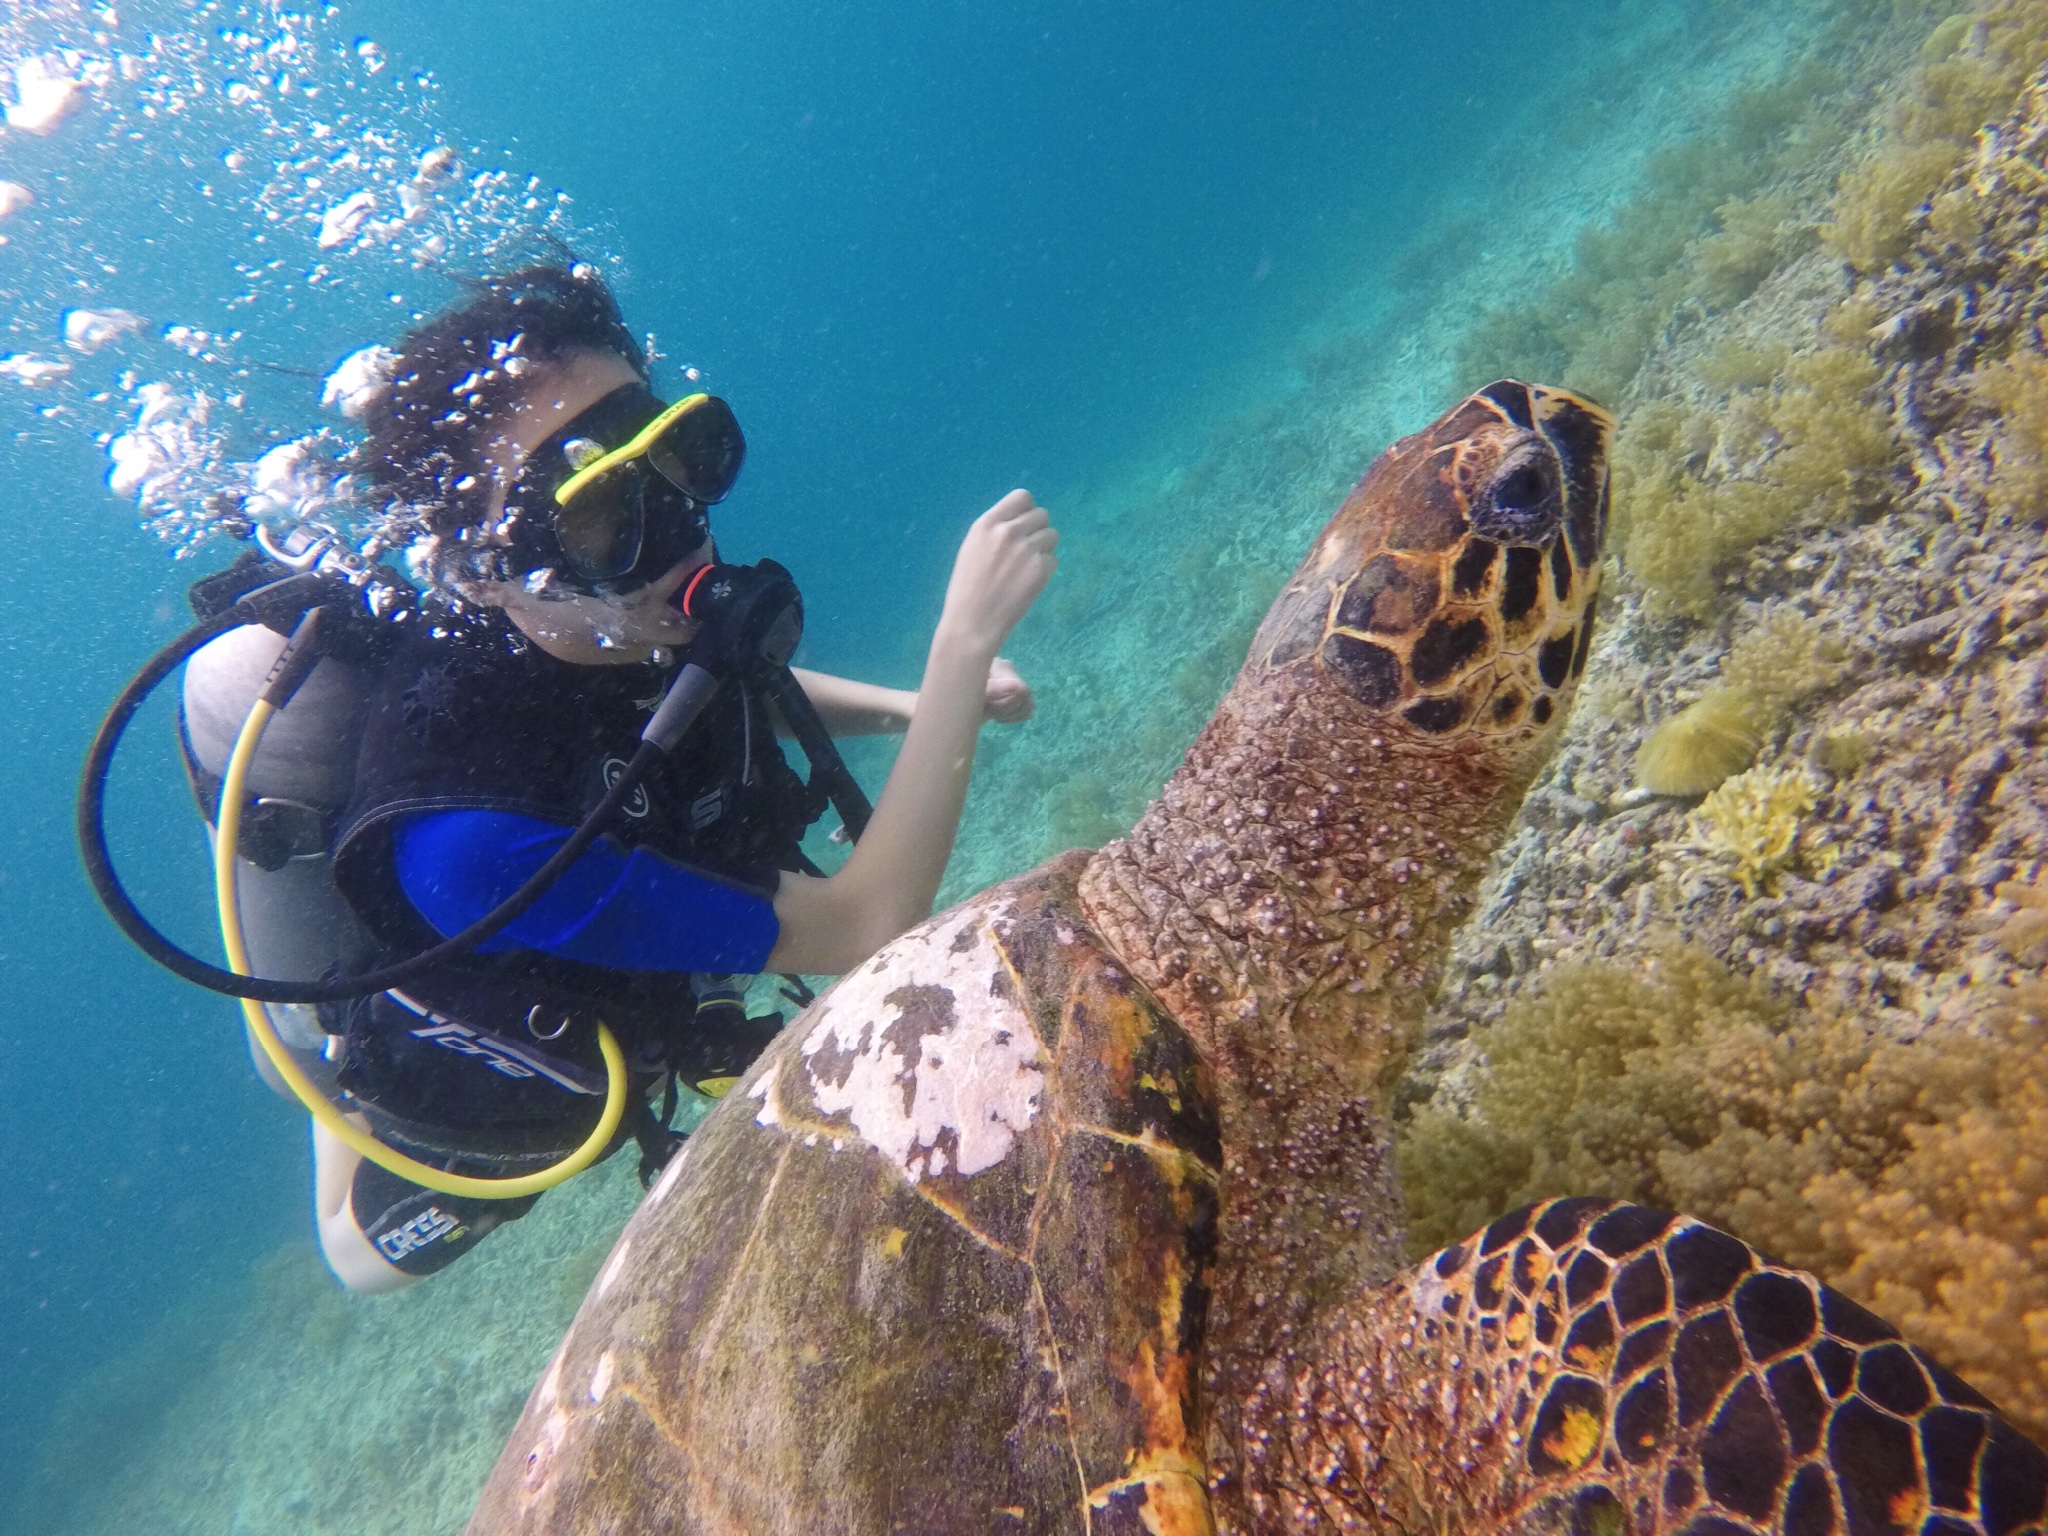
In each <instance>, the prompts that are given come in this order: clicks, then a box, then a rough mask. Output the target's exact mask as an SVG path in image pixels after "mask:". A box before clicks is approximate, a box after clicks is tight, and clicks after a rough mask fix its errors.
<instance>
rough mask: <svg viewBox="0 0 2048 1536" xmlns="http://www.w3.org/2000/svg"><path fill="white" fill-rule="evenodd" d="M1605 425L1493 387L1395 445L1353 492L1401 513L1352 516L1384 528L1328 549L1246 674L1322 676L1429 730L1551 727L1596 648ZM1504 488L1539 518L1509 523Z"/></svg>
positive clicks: (1568, 403) (1281, 610)
mask: <svg viewBox="0 0 2048 1536" xmlns="http://www.w3.org/2000/svg"><path fill="white" fill-rule="evenodd" d="M1612 430H1613V421H1612V419H1611V418H1610V417H1609V416H1608V415H1607V413H1606V412H1604V411H1602V410H1600V409H1599V407H1597V406H1594V405H1592V404H1590V403H1589V402H1587V401H1585V400H1583V399H1581V398H1579V397H1578V396H1576V395H1573V394H1571V393H1570V392H1568V391H1566V390H1560V389H1547V388H1542V387H1539V386H1532V385H1527V384H1522V383H1518V382H1516V381H1514V380H1509V379H1504V380H1502V381H1501V382H1499V383H1497V384H1493V385H1490V386H1488V388H1486V389H1484V390H1482V391H1480V392H1479V393H1478V394H1476V395H1473V396H1472V397H1471V398H1470V399H1468V400H1467V401H1466V402H1465V403H1464V404H1463V405H1462V406H1460V407H1459V408H1458V409H1457V410H1455V411H1452V412H1451V413H1450V414H1449V415H1447V416H1446V417H1445V418H1444V419H1443V420H1442V421H1440V422H1438V423H1437V424H1436V425H1435V426H1433V427H1431V428H1430V429H1429V430H1428V431H1426V432H1422V433H1418V434H1417V435H1416V436H1414V437H1411V438H1407V439H1404V440H1403V441H1402V442H1400V443H1397V444H1396V445H1395V446H1394V447H1393V448H1391V449H1389V450H1388V452H1387V454H1386V455H1385V456H1384V457H1383V458H1382V459H1381V460H1380V461H1379V462H1378V463H1376V464H1375V465H1374V467H1373V469H1372V470H1371V472H1369V473H1368V475H1367V476H1366V478H1365V479H1364V480H1362V481H1361V482H1360V484H1359V486H1358V488H1357V489H1356V490H1355V491H1353V492H1352V499H1353V501H1354V502H1356V501H1359V500H1361V499H1363V500H1365V501H1367V502H1371V503H1377V504H1382V505H1384V506H1386V507H1387V508H1389V509H1398V511H1392V510H1390V511H1389V513H1388V515H1386V516H1383V517H1379V518H1366V519H1356V518H1354V519H1351V520H1350V521H1352V522H1354V523H1356V522H1363V523H1365V524H1366V525H1367V526H1372V527H1375V528H1377V529H1378V530H1379V542H1378V546H1377V547H1376V548H1373V549H1354V548H1351V547H1349V545H1348V543H1346V542H1345V541H1343V540H1333V541H1330V542H1328V543H1326V544H1325V546H1324V547H1323V548H1322V549H1321V550H1320V551H1319V554H1320V556H1321V558H1319V559H1318V558H1314V557H1312V558H1311V559H1310V561H1309V562H1308V563H1307V564H1306V565H1304V567H1303V568H1302V570H1301V571H1300V572H1298V573H1297V574H1296V576H1295V578H1294V580H1293V581H1292V582H1290V583H1289V584H1288V587H1287V589H1286V590H1285V591H1284V592H1283V593H1282V594H1281V597H1280V600H1279V602H1278V603H1276V604H1275V606H1274V609H1273V612H1272V614H1271V615H1269V616H1268V618H1267V620H1266V622H1265V624H1264V625H1263V626H1262V627H1261V629H1260V632H1259V637H1258V639H1257V640H1256V641H1254V642H1253V646H1252V663H1253V664H1254V665H1263V666H1267V667H1285V666H1319V667H1321V668H1322V669H1323V670H1324V671H1325V672H1327V673H1328V674H1330V675H1331V676H1333V677H1336V678H1338V679H1339V680H1341V682H1342V683H1343V685H1344V686H1345V687H1346V688H1347V689H1348V690H1349V691H1350V692H1352V693H1353V694H1354V695H1355V696H1357V697H1358V698H1359V699H1360V700H1361V701H1362V702H1364V703H1365V704H1366V705H1367V706H1368V707H1370V708H1373V709H1383V710H1388V711H1396V710H1398V711H1399V712H1400V714H1401V715H1402V717H1403V718H1404V719H1405V720H1406V721H1407V722H1408V724H1410V725H1412V726H1414V727H1416V728H1417V729H1419V730H1422V731H1425V732H1428V733H1430V734H1432V735H1439V736H1455V735H1461V734H1465V733H1468V732H1470V733H1477V734H1482V735H1502V734H1506V733H1509V732H1513V731H1518V730H1521V729H1523V728H1525V727H1527V726H1530V725H1534V726H1536V727H1539V728H1540V727H1543V726H1546V725H1548V724H1550V723H1551V722H1552V721H1553V720H1560V721H1561V720H1562V719H1563V714H1564V708H1565V705H1566V704H1567V702H1568V700H1569V690H1570V688H1571V686H1572V684H1573V683H1575V682H1576V680H1577V679H1578V676H1579V674H1580V673H1581V672H1582V671H1583V670H1584V668H1585V664H1586V653H1587V650H1588V649H1589V647H1590V645H1591V641H1592V633H1593V614H1594V607H1595V600H1596V598H1597V597H1598V594H1599V588H1600V563H1599V562H1600V546H1601V538H1602V536H1603V534H1604V532H1605V528H1606V522H1607V476H1606V461H1607V440H1608V437H1609V435H1610V434H1611V432H1612ZM1518 471H1519V477H1520V478H1519V481H1517V479H1516V474H1517V472H1518ZM1503 483H1519V484H1521V485H1524V486H1526V487H1527V489H1528V491H1529V492H1532V493H1539V494H1540V503H1539V504H1540V505H1541V506H1542V507H1543V508H1544V509H1546V515H1545V516H1543V517H1541V518H1535V519H1528V520H1517V519H1515V518H1511V517H1508V516H1506V515H1505V514H1504V513H1503V511H1502V509H1501V508H1500V507H1499V505H1498V504H1497V503H1496V501H1495V498H1496V496H1497V495H1498V494H1499V489H1498V488H1499V487H1500V486H1501V485H1502V484H1503ZM1345 521H1346V517H1345V514H1344V513H1343V512H1340V513H1339V514H1338V522H1339V523H1340V524H1341V523H1344V522H1345ZM1488 534H1492V535H1493V536H1492V537H1488V536H1487V535H1488Z"/></svg>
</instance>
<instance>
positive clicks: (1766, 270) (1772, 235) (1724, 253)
mask: <svg viewBox="0 0 2048 1536" xmlns="http://www.w3.org/2000/svg"><path fill="white" fill-rule="evenodd" d="M1798 211H1799V206H1798V204H1797V203H1796V202H1795V201H1794V200H1793V199H1792V197H1791V195H1790V194H1789V193H1784V192H1765V193H1761V194H1759V195H1758V196H1756V197H1753V198H1732V199H1730V200H1729V201H1728V202H1725V203H1723V204H1722V205H1721V206H1720V207H1719V208H1717V209H1716V210H1715V211H1714V220H1715V223H1716V225H1717V226H1718V227H1717V228H1716V229H1715V231H1714V233H1713V234H1711V235H1706V236H1703V237H1701V239H1700V240H1699V241H1698V242H1697V244H1696V245H1695V246H1694V248H1693V252H1692V264H1693V270H1694V271H1695V272H1696V273H1697V274H1698V281H1697V285H1696V286H1697V288H1698V291H1699V294H1700V296H1701V297H1702V298H1704V299H1705V300H1706V301H1707V302H1708V303H1709V304H1711V305H1713V306H1715V307H1716V308H1726V307H1727V306H1729V305H1733V304H1739V303H1741V302H1742V301H1743V300H1744V299H1746V298H1748V297H1749V296H1750V295H1751V294H1752V293H1754V292H1756V290H1757V286H1758V285H1759V284H1760V283H1762V282H1763V280H1764V279H1765V278H1767V277H1769V276H1770V275H1771V274H1772V273H1773V272H1775V271H1776V270H1777V269H1778V268H1779V267H1780V266H1782V265H1784V263H1785V262H1787V261H1789V260H1790V259H1791V258H1792V257H1794V256H1797V255H1798V254H1799V253H1800V252H1801V251H1803V250H1805V249H1806V248H1807V247H1808V246H1810V245H1812V244H1813V241H1814V239H1815V231H1814V228H1813V225H1812V224H1811V223H1810V222H1808V221H1804V220H1801V219H1800V218H1799V217H1798Z"/></svg>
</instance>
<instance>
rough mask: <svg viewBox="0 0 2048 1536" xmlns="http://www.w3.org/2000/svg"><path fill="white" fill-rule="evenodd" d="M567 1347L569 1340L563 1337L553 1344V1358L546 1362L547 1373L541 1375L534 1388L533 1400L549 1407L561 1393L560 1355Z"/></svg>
mask: <svg viewBox="0 0 2048 1536" xmlns="http://www.w3.org/2000/svg"><path fill="white" fill-rule="evenodd" d="M568 1347H569V1341H568V1340H567V1339H564V1340H563V1341H562V1342H561V1343H560V1344H558V1345H556V1346H555V1358H554V1359H552V1360H550V1361H549V1362H548V1373H547V1374H546V1375H545V1376H543V1377H541V1379H540V1385H539V1386H538V1387H537V1388H535V1389H534V1394H533V1397H534V1401H535V1402H544V1403H546V1404H548V1405H549V1406H550V1407H552V1406H553V1405H554V1402H555V1399H556V1398H557V1397H558V1396H559V1395H560V1393H561V1387H562V1355H563V1352H564V1351H566V1350H567V1349H568Z"/></svg>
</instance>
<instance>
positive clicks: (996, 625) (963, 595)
mask: <svg viewBox="0 0 2048 1536" xmlns="http://www.w3.org/2000/svg"><path fill="white" fill-rule="evenodd" d="M1059 541H1060V536H1059V534H1058V533H1056V532H1055V531H1054V530H1053V526H1052V519H1051V518H1050V517H1048V516H1047V515H1046V511H1045V508H1043V507H1041V506H1039V505H1038V504H1037V503H1036V502H1034V501H1033V500H1032V499H1031V493H1030V492H1029V491H1012V492H1010V494H1009V495H1007V496H1005V497H1004V498H1003V499H1002V500H1001V501H999V502H997V503H996V504H995V505H994V506H992V507H990V508H989V509H988V510H987V511H986V512H984V513H982V514H981V516H980V517H977V518H976V519H975V520H974V524H973V526H972V527H970V528H969V529H968V530H967V537H966V538H964V539H962V540H961V541H960V553H959V554H958V555H957V556H956V557H955V558H954V561H953V579H952V580H951V581H950V582H949V583H948V584H947V586H946V606H945V608H944V610H943V611H942V612H941V613H940V615H939V628H938V633H937V635H935V636H934V645H935V646H943V647H945V648H947V649H951V648H952V647H953V646H959V647H961V648H962V649H963V650H965V651H967V652H969V653H978V654H980V655H983V656H986V657H987V658H988V659H989V661H990V662H991V663H993V661H994V659H995V654H996V652H997V651H998V650H999V649H1001V647H1002V643H1003V642H1004V641H1005V640H1007V639H1008V638H1009V636H1010V631H1011V630H1013V629H1015V628H1016V627H1017V621H1018V620H1019V619H1021V618H1023V617H1024V615H1025V613H1026V611H1027V610H1029V608H1030V607H1031V605H1032V603H1033V602H1034V601H1036V600H1037V597H1038V594H1039V593H1041V592H1043V591H1044V590H1045V584H1046V583H1047V582H1048V581H1050V580H1051V579H1052V573H1053V571H1054V570H1055V569H1056V568H1057V567H1058V565H1059V561H1058V560H1057V559H1056V558H1055V557H1054V555H1053V550H1054V548H1055V547H1056V546H1057V545H1058V544H1059Z"/></svg>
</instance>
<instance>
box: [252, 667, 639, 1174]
mask: <svg viewBox="0 0 2048 1536" xmlns="http://www.w3.org/2000/svg"><path fill="white" fill-rule="evenodd" d="M276 713H277V710H276V708H275V706H273V705H272V704H271V703H270V701H269V700H268V699H260V698H259V699H258V700H257V701H256V707H255V708H253V709H251V710H250V711H249V718H248V719H246V720H245V721H243V722H242V730H241V734H240V735H238V736H237V737H236V738H235V750H234V755H233V756H231V757H230V758H229V759H228V771H227V776H226V777H225V778H224V779H223V780H222V781H221V786H220V825H219V827H218V829H217V830H216V834H215V838H214V845H213V879H214V892H215V895H216V896H217V897H218V899H219V902H220V936H221V942H222V944H223V945H224V947H225V948H226V950H227V955H228V968H229V969H230V970H232V971H234V972H235V974H236V975H238V976H249V975H253V974H254V973H253V972H252V971H251V970H250V968H249V951H248V947H247V945H245V944H244V943H243V940H242V915H241V911H240V908H239V907H238V906H237V905H236V890H235V849H236V848H237V846H238V845H239V843H240V840H241V831H242V798H243V794H244V786H245V785H246V784H247V782H248V778H249V764H250V762H251V761H252V760H254V758H255V756H256V744H257V743H258V742H259V741H261V740H262V739H263V730H264V727H265V726H267V725H269V724H270V720H271V717H272V716H273V715H275V714H276ZM242 1017H243V1018H244V1019H246V1020H247V1021H248V1024H249V1031H250V1033H251V1034H253V1035H254V1036H255V1037H256V1043H257V1044H259V1045H260V1046H262V1047H263V1054H264V1055H266V1056H268V1057H269V1058H270V1064H271V1065H272V1066H273V1067H275V1068H277V1074H278V1076H279V1077H282V1078H283V1079H284V1080H285V1083H286V1085H287V1086H288V1087H290V1089H291V1091H292V1092H293V1093H294V1094H295V1095H296V1096H297V1097H298V1100H299V1102H300V1103H301V1104H303V1105H305V1106H306V1112H307V1113H308V1114H310V1115H311V1116H312V1117H313V1119H314V1121H315V1122H317V1123H318V1124H319V1125H320V1126H321V1127H322V1128H324V1129H325V1130H326V1131H327V1132H328V1134H330V1135H332V1136H333V1137H334V1138H335V1139H336V1140H337V1141H340V1142H341V1143H342V1144H343V1145H345V1146H348V1147H350V1148H353V1149H354V1150H355V1151H357V1152H359V1153H361V1154H362V1155H363V1156H364V1157H366V1158H368V1159H369V1160H370V1161H371V1162H373V1163H375V1164H376V1165H377V1166H378V1167H380V1168H383V1169H385V1170H387V1171H389V1172H391V1173H395V1174H397V1175H398V1176H399V1177H400V1178H401V1179H410V1180H411V1181H412V1182H413V1183H415V1184H418V1185H422V1186H424V1187H425V1188H427V1189H431V1190H436V1191H438V1192H439V1193H441V1194H444V1195H469V1196H471V1197H473V1198H476V1199H482V1200H516V1199H518V1198H519V1197H520V1196H522V1195H537V1194H539V1193H540V1192H541V1191H542V1190H544V1189H553V1188H554V1187H555V1186H556V1185H557V1184H560V1183H562V1182H563V1181H564V1180H566V1179H571V1178H574V1177H575V1176H576V1175H577V1174H579V1173H581V1172H582V1171H583V1170H584V1169H586V1168H588V1167H589V1166H590V1165H591V1164H592V1163H594V1162H596V1161H597V1160H598V1158H599V1157H600V1156H602V1155H603V1153H604V1149H605V1148H606V1147H607V1146H609V1145H610V1144H611V1139H612V1134H613V1132H615V1131H617V1130H618V1128H619V1120H620V1118H621V1117H622V1116H623V1115H624V1114H625V1112H626V1095H627V1093H628V1092H629V1091H630V1088H631V1084H630V1081H629V1079H628V1078H627V1076H626V1057H625V1053H624V1052H622V1051H621V1050H620V1049H619V1042H618V1041H617V1040H615V1039H614V1038H613V1037H612V1032H611V1031H610V1030H609V1029H607V1028H605V1027H604V1025H602V1024H600V1025H598V1026H597V1048H598V1049H599V1050H600V1051H602V1052H603V1053H604V1073H605V1097H604V1113H603V1114H602V1115H600V1116H598V1120H597V1125H596V1128H595V1129H593V1130H592V1131H591V1133H590V1135H589V1136H588V1137H586V1138H585V1139H584V1142H583V1145H582V1146H580V1147H578V1148H577V1149H576V1150H575V1151H574V1152H571V1153H570V1154H569V1155H568V1156H567V1157H565V1158H563V1159H562V1160H561V1161H560V1162H559V1163H555V1164H553V1165H551V1166H550V1167H546V1168H543V1169H541V1170H540V1171H539V1172H538V1173H527V1174H521V1175H520V1176H519V1177H517V1178H510V1179H477V1178H471V1177H469V1176H468V1175H467V1174H460V1173H444V1172H443V1171H442V1170H441V1169H439V1168H434V1167H430V1166H428V1165H427V1164H426V1163H422V1162H420V1161H418V1160H417V1159H415V1158H410V1157H407V1156H406V1155H405V1154H404V1153H403V1152H398V1151H394V1150H393V1149H392V1148H390V1147H387V1146H385V1145H384V1143H383V1142H381V1141H379V1140H378V1139H377V1138H376V1137H374V1136H372V1135H371V1134H370V1133H369V1132H368V1131H365V1130H364V1129H363V1128H362V1127H361V1126H359V1125H357V1124H356V1123H355V1122H354V1121H352V1120H350V1119H349V1118H348V1117H347V1116H346V1115H344V1114H342V1112H341V1111H340V1110H338V1109H336V1108H335V1107H334V1105H333V1104H331V1103H330V1102H328V1099H327V1096H326V1095H325V1094H323V1093H322V1092H321V1091H320V1090H319V1088H317V1087H316V1086H314V1083H313V1080H312V1079H311V1078H309V1077H307V1076H306V1074H305V1073H304V1072H303V1071H301V1070H300V1068H299V1064H298V1063H297V1062H296V1061H294V1060H292V1055H291V1052H290V1051H289V1050H287V1049H286V1048H285V1043H284V1042H283V1041H282V1040H280V1039H278V1037H277V1030H276V1029H275V1028H274V1027H273V1026H272V1025H271V1022H270V1014H269V1012H268V1010H266V1009H265V1008H264V1006H263V1005H262V1004H261V1003H259V1002H257V1001H256V1000H255V999H253V998H247V997H245V998H243V999H242Z"/></svg>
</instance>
